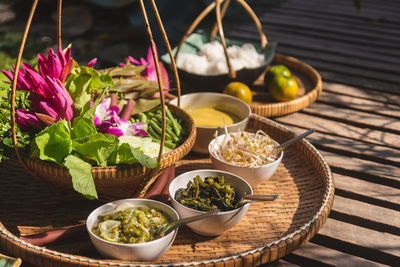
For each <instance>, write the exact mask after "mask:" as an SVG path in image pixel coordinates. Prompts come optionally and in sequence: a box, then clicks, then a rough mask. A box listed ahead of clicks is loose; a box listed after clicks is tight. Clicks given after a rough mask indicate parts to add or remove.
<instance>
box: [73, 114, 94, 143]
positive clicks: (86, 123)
mask: <svg viewBox="0 0 400 267" xmlns="http://www.w3.org/2000/svg"><path fill="white" fill-rule="evenodd" d="M96 133H97V130H96V127H95V126H94V123H93V119H90V118H82V117H77V118H75V119H74V121H73V127H72V130H71V138H72V139H78V138H82V137H87V136H90V135H93V134H96Z"/></svg>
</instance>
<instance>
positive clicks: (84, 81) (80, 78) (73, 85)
mask: <svg viewBox="0 0 400 267" xmlns="http://www.w3.org/2000/svg"><path fill="white" fill-rule="evenodd" d="M111 85H113V81H112V78H111V76H110V75H108V74H100V73H99V72H98V71H96V70H95V69H93V68H89V67H85V66H80V67H78V68H74V69H72V72H71V74H70V75H69V76H68V79H67V81H66V83H65V88H67V90H68V92H69V94H70V95H71V98H72V99H73V101H74V105H75V107H76V108H77V109H78V110H82V109H83V108H84V106H85V105H87V103H88V102H89V101H90V98H91V93H92V92H94V91H100V90H102V89H104V88H107V87H109V86H111Z"/></svg>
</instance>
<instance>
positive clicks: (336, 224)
mask: <svg viewBox="0 0 400 267" xmlns="http://www.w3.org/2000/svg"><path fill="white" fill-rule="evenodd" d="M319 234H321V235H325V236H329V237H331V238H335V239H338V240H341V241H344V242H347V243H352V244H355V245H358V246H361V247H366V248H372V249H374V250H376V251H380V252H383V253H384V254H386V255H387V256H391V257H390V258H391V259H398V260H399V261H398V262H400V236H397V235H392V234H388V233H385V232H379V231H375V230H370V229H367V228H364V227H359V226H356V225H353V224H349V223H345V222H342V221H339V220H335V219H331V218H328V220H326V222H325V224H324V226H323V227H322V229H321V230H320V231H319Z"/></svg>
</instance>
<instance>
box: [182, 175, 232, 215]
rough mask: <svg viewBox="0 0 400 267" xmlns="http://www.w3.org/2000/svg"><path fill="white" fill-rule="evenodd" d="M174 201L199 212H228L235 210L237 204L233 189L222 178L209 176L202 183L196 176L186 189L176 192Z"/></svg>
mask: <svg viewBox="0 0 400 267" xmlns="http://www.w3.org/2000/svg"><path fill="white" fill-rule="evenodd" d="M175 199H176V200H177V201H178V202H179V203H181V204H182V205H184V206H186V207H189V208H192V209H195V210H200V211H215V210H221V211H229V210H233V209H235V206H236V203H237V202H238V198H237V196H236V192H235V189H234V188H233V187H232V186H231V185H230V184H227V183H225V182H224V177H223V176H217V177H212V176H209V177H206V178H205V179H204V181H203V180H202V179H201V177H200V176H196V177H195V178H194V179H193V182H192V181H191V182H189V183H188V186H187V188H181V189H179V190H178V191H176V193H175Z"/></svg>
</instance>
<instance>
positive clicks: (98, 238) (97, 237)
mask: <svg viewBox="0 0 400 267" xmlns="http://www.w3.org/2000/svg"><path fill="white" fill-rule="evenodd" d="M132 200H140V201H145V202H149V203H158V204H162V206H165V207H168V209H170V210H171V211H173V213H174V214H175V215H176V217H177V219H179V214H178V213H177V212H176V210H175V209H174V208H172V207H171V206H169V205H167V204H165V203H163V202H161V201H157V200H153V199H146V198H127V199H120V200H115V201H111V202H107V203H105V204H103V205H101V206H99V207H97V208H96V209H95V210H93V211H92V212H91V213H90V214H89V216H88V217H87V219H86V230H87V231H88V232H89V234H90V235H91V236H92V237H95V238H96V239H97V240H100V241H102V242H104V243H107V244H110V245H117V246H122V247H141V246H145V245H150V244H152V243H155V242H157V241H159V240H161V239H164V238H165V239H166V238H167V237H169V236H170V235H174V234H175V232H176V231H177V230H178V229H175V230H174V231H172V232H171V233H169V234H168V235H166V236H163V237H160V238H157V239H154V240H151V241H147V242H143V243H129V244H125V243H118V242H111V241H107V240H105V239H103V238H101V237H99V236H97V235H95V234H94V233H93V232H92V231H91V229H89V225H88V221H89V217H90V216H93V215H92V214H93V213H95V211H97V210H99V209H100V208H102V207H104V206H105V205H109V204H114V203H118V202H121V203H123V202H125V201H127V202H128V201H132ZM138 207H144V206H143V205H142V206H138ZM170 219H171V218H170ZM92 227H93V226H92Z"/></svg>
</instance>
